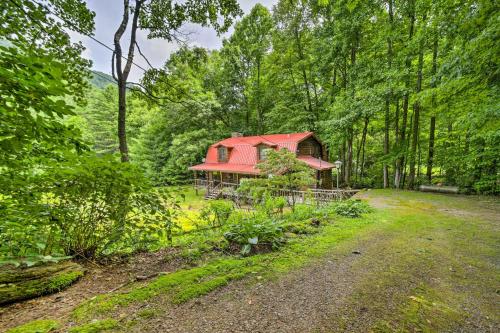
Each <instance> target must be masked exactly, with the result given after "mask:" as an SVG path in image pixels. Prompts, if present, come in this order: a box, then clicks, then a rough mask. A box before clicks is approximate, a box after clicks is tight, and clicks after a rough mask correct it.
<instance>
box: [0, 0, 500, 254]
mask: <svg viewBox="0 0 500 333" xmlns="http://www.w3.org/2000/svg"><path fill="white" fill-rule="evenodd" d="M124 4H125V6H124V7H123V20H122V22H121V25H120V26H119V27H117V30H116V33H115V34H114V45H113V47H110V46H107V45H105V44H103V46H105V47H107V48H108V49H109V51H110V59H111V60H112V61H111V63H110V64H111V66H110V67H111V68H110V72H111V75H109V74H105V73H102V72H97V71H92V70H91V68H92V62H91V60H89V59H85V58H83V57H82V51H83V49H84V47H83V45H82V44H81V43H74V42H72V41H71V38H70V35H69V34H68V31H76V32H78V33H80V34H83V35H87V36H92V34H93V31H94V15H95V13H93V12H91V11H90V10H89V9H88V8H87V7H86V4H85V2H84V1H80V0H65V1H62V0H57V1H56V0H53V1H45V2H37V1H29V0H8V1H4V2H2V5H1V13H2V17H4V18H7V17H8V18H9V19H8V20H3V23H2V25H1V26H0V33H1V35H0V37H1V41H2V44H1V46H0V62H1V67H0V71H1V81H0V94H1V96H2V98H1V101H0V103H1V104H0V109H1V114H0V117H1V122H0V128H1V133H2V134H1V142H0V163H1V166H0V170H1V174H0V191H1V193H0V195H1V198H2V200H1V209H2V216H3V218H4V219H5V220H4V222H3V225H2V232H3V235H4V239H5V241H4V242H2V245H1V246H2V247H3V251H6V252H7V253H9V254H10V255H11V256H16V255H19V254H26V253H33V252H35V253H39V254H48V253H52V252H53V251H55V250H54V249H53V246H55V245H54V244H53V242H54V239H58V237H59V236H60V235H59V236H56V235H54V234H53V232H55V231H54V229H53V228H54V226H56V227H57V228H56V230H57V233H62V234H67V235H72V234H75V233H76V234H79V233H80V232H83V233H84V232H85V230H80V229H79V227H78V221H79V219H85V218H89V217H90V219H91V220H95V221H94V222H96V223H98V222H99V221H101V220H102V219H103V218H108V219H110V220H111V221H115V222H116V221H121V222H116V223H117V225H119V226H122V224H121V223H124V222H123V221H124V220H126V218H125V217H128V215H127V211H128V210H132V211H137V210H139V211H144V212H147V211H155V209H158V207H162V205H163V207H165V205H166V206H167V207H169V208H165V210H162V212H165V211H166V212H170V209H172V210H175V209H174V208H175V206H176V200H174V199H172V196H171V195H170V194H169V193H167V192H168V191H166V192H165V191H164V192H165V193H163V192H162V188H163V189H165V187H164V186H165V185H176V184H186V183H189V182H190V181H191V179H192V174H191V172H190V171H188V167H189V166H191V165H194V164H196V163H200V162H201V161H202V159H203V158H204V155H205V152H206V150H207V147H208V146H209V145H210V144H212V143H213V142H216V141H217V140H220V139H222V138H225V137H228V136H230V135H231V133H232V132H240V133H243V134H246V135H255V134H267V133H291V132H300V131H314V132H315V133H316V134H317V136H318V137H320V138H321V139H322V140H323V142H325V144H326V146H327V149H328V153H329V157H330V160H331V161H334V160H337V159H340V160H341V161H342V162H343V164H342V168H341V170H340V176H341V182H342V184H341V185H342V187H346V188H396V189H403V188H407V189H416V188H417V187H418V186H419V185H420V184H437V185H455V186H458V187H459V188H460V191H461V192H463V193H475V194H493V195H497V194H498V193H499V170H498V166H497V164H498V158H499V156H500V113H499V112H500V108H499V98H498V96H499V91H498V90H499V84H498V83H499V69H498V59H499V45H498V42H497V41H498V33H499V26H498V24H499V23H498V18H499V16H498V15H499V14H498V13H499V11H498V7H497V6H496V4H495V3H494V2H492V1H486V0H485V1H472V0H471V1H465V2H454V1H449V0H442V1H441V0H440V1H426V0H405V1H399V0H386V1H354V0H352V1H351V0H346V1H328V0H321V1H316V0H314V1H313V0H311V1H306V0H301V1H294V0H281V1H278V2H277V4H276V5H275V6H273V7H272V8H271V9H268V8H266V7H264V6H263V5H260V4H257V5H255V6H254V7H253V8H252V9H251V11H250V12H249V13H247V14H246V15H242V14H243V13H242V11H241V9H240V8H239V5H238V3H237V2H236V1H234V0H231V1H222V2H219V1H213V2H212V1H209V2H207V4H206V6H205V5H200V4H197V2H196V1H194V2H191V1H188V2H186V3H183V4H182V5H178V6H173V7H172V6H170V5H167V4H171V2H170V1H166V2H163V1H151V2H149V1H144V0H137V1H135V3H134V2H132V3H130V2H129V1H125V2H124ZM186 22H191V23H196V24H200V25H202V26H207V27H211V28H213V29H214V30H215V31H217V32H218V33H223V32H225V31H227V30H228V28H229V27H230V26H232V25H234V31H233V32H232V33H231V35H229V36H228V37H227V38H224V40H223V43H222V47H221V48H220V49H218V50H207V49H203V48H200V47H194V46H189V44H188V43H186V42H185V41H182V37H183V35H182V33H180V32H179V31H180V30H179V29H180V27H182V25H183V24H184V23H186ZM127 29H130V30H131V37H130V38H131V40H130V41H126V40H122V37H123V33H124V32H125V31H126V30H127ZM137 30H145V31H147V32H148V38H163V39H166V40H168V41H171V42H178V43H180V45H181V47H180V48H179V50H178V51H176V52H175V53H173V54H172V55H171V56H170V57H169V59H168V61H167V62H166V63H165V64H164V65H163V67H161V68H153V67H152V66H151V65H150V66H149V68H144V67H141V66H139V65H137V63H136V62H135V61H134V57H135V58H136V59H137V58H139V57H142V58H144V59H145V60H146V61H147V63H148V64H150V63H149V61H148V60H147V58H146V56H145V55H144V54H143V53H142V52H141V49H140V48H139V44H138V43H137V40H135V39H134V38H135V36H136V33H137ZM127 42H128V46H127V45H126V44H127ZM127 49H128V51H126V50H127ZM125 51H126V52H125ZM132 66H137V67H139V68H140V69H141V70H142V71H143V76H142V79H141V80H140V82H130V81H128V75H129V73H130V69H131V67H132ZM119 160H121V161H122V162H124V163H118V161H119ZM162 186H163V187H162ZM160 192H162V193H160ZM87 200H89V201H90V202H91V203H92V204H88V205H87V202H88V201H87ZM103 200H104V202H105V203H106V204H109V206H106V208H107V209H108V210H107V211H105V212H102V214H103V215H102V216H101V215H99V214H97V215H95V212H94V211H93V209H97V208H96V207H99V205H100V204H101V203H102V201H103ZM68 207H77V208H75V209H70V208H68ZM82 207H83V208H82ZM155 207H156V208H155ZM86 209H89V211H86ZM151 214H152V213H151ZM151 214H150V215H151ZM169 214H170V213H169ZM172 214H173V213H172ZM151 216H154V214H152V215H151ZM169 216H170V215H168V216H166V217H165V219H166V220H169V219H170V217H169ZM35 221H36V222H35ZM26 223H27V224H26ZM72 223H76V224H72ZM113 223H114V222H113ZM134 223H137V221H135V222H134ZM70 225H71V227H69V226H70ZM120 228H122V227H120ZM132 229H133V230H135V229H134V228H132ZM27 230H31V231H32V232H27ZM120 230H122V231H123V229H120ZM5 235H7V236H5ZM149 236H150V235H148V234H147V233H146V235H144V237H146V238H148V237H149ZM113 237H114V236H112V235H108V236H106V237H104V238H102V239H101V238H99V237H96V238H92V239H88V238H85V239H79V242H80V243H78V244H75V243H74V240H73V239H72V237H69V238H70V239H68V240H67V242H68V243H64V242H63V244H62V245H61V244H60V243H59V245H57V246H59V249H60V246H62V247H63V248H65V251H63V252H64V253H66V254H67V255H75V254H78V255H81V256H83V257H93V256H95V255H96V253H98V252H99V251H104V250H105V247H106V246H107V245H106V242H103V239H108V238H113ZM141 237H142V236H141ZM85 242H91V244H83V243H85ZM136 245H137V244H135V245H134V246H136ZM107 251H111V252H112V250H111V249H107Z"/></svg>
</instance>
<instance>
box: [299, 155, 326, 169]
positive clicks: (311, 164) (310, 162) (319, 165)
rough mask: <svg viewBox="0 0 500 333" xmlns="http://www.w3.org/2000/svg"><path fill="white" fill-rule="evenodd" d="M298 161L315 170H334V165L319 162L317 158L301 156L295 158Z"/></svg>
mask: <svg viewBox="0 0 500 333" xmlns="http://www.w3.org/2000/svg"><path fill="white" fill-rule="evenodd" d="M297 158H298V159H299V160H301V161H304V162H305V163H306V164H307V165H309V167H311V168H313V169H316V170H320V171H322V170H329V169H332V168H335V164H332V163H329V162H327V161H323V160H320V159H319V158H316V157H312V156H307V155H301V156H298V157H297Z"/></svg>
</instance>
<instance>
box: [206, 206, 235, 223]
mask: <svg viewBox="0 0 500 333" xmlns="http://www.w3.org/2000/svg"><path fill="white" fill-rule="evenodd" d="M233 211H234V204H233V203H232V202H231V201H226V200H213V201H210V202H209V203H208V206H206V207H205V208H203V209H202V210H201V212H200V218H201V219H202V220H203V221H204V222H205V223H206V224H207V225H209V226H212V227H220V226H223V225H224V224H226V222H227V220H228V219H229V216H230V215H231V213H232V212H233Z"/></svg>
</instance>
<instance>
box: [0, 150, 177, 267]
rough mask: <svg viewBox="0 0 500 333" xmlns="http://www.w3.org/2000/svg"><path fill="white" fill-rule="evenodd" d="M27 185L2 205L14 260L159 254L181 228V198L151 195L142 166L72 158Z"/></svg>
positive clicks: (157, 191)
mask: <svg viewBox="0 0 500 333" xmlns="http://www.w3.org/2000/svg"><path fill="white" fill-rule="evenodd" d="M23 185H24V187H21V188H19V189H18V191H17V192H16V193H13V196H12V197H6V198H4V200H2V201H1V203H2V206H1V208H2V210H3V211H4V212H5V214H4V219H5V222H4V223H3V224H2V226H1V231H2V233H1V234H0V237H1V238H2V245H3V244H5V246H7V248H6V249H3V250H4V251H5V250H7V251H8V252H7V255H8V256H24V255H29V254H33V253H40V254H52V253H60V252H62V253H64V254H65V255H70V256H76V257H85V258H93V257H98V256H102V255H106V254H110V253H112V252H130V251H133V250H136V249H147V248H148V247H149V246H151V244H153V245H155V244H156V246H158V244H159V243H161V241H162V239H163V237H167V238H169V237H170V239H171V234H172V228H175V217H176V215H177V211H178V204H177V201H178V200H179V198H180V197H173V196H171V195H170V194H169V193H168V192H167V191H165V190H162V189H155V188H153V187H151V186H150V182H149V181H148V180H147V179H146V178H145V177H144V176H143V174H142V173H141V172H140V171H139V170H138V169H137V167H136V166H134V165H130V164H122V163H119V162H118V161H117V160H116V159H115V158H114V157H111V156H105V157H96V156H93V155H91V154H89V155H80V156H72V155H69V156H66V159H65V160H63V161H60V162H59V163H58V164H55V165H47V166H45V167H44V168H43V169H41V170H39V172H38V173H37V174H35V175H33V176H32V177H31V178H30V179H29V180H27V183H26V184H23ZM14 198H15V199H14ZM176 198H177V199H176ZM25 226H28V228H26V227H25Z"/></svg>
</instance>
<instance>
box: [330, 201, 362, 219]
mask: <svg viewBox="0 0 500 333" xmlns="http://www.w3.org/2000/svg"><path fill="white" fill-rule="evenodd" d="M328 208H329V210H331V211H333V212H334V213H335V214H337V215H340V216H346V217H359V216H361V214H364V213H368V212H370V211H371V208H370V206H369V205H368V204H367V203H365V202H363V201H361V200H354V199H349V200H345V201H339V202H335V203H332V204H330V206H329V207H328Z"/></svg>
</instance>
